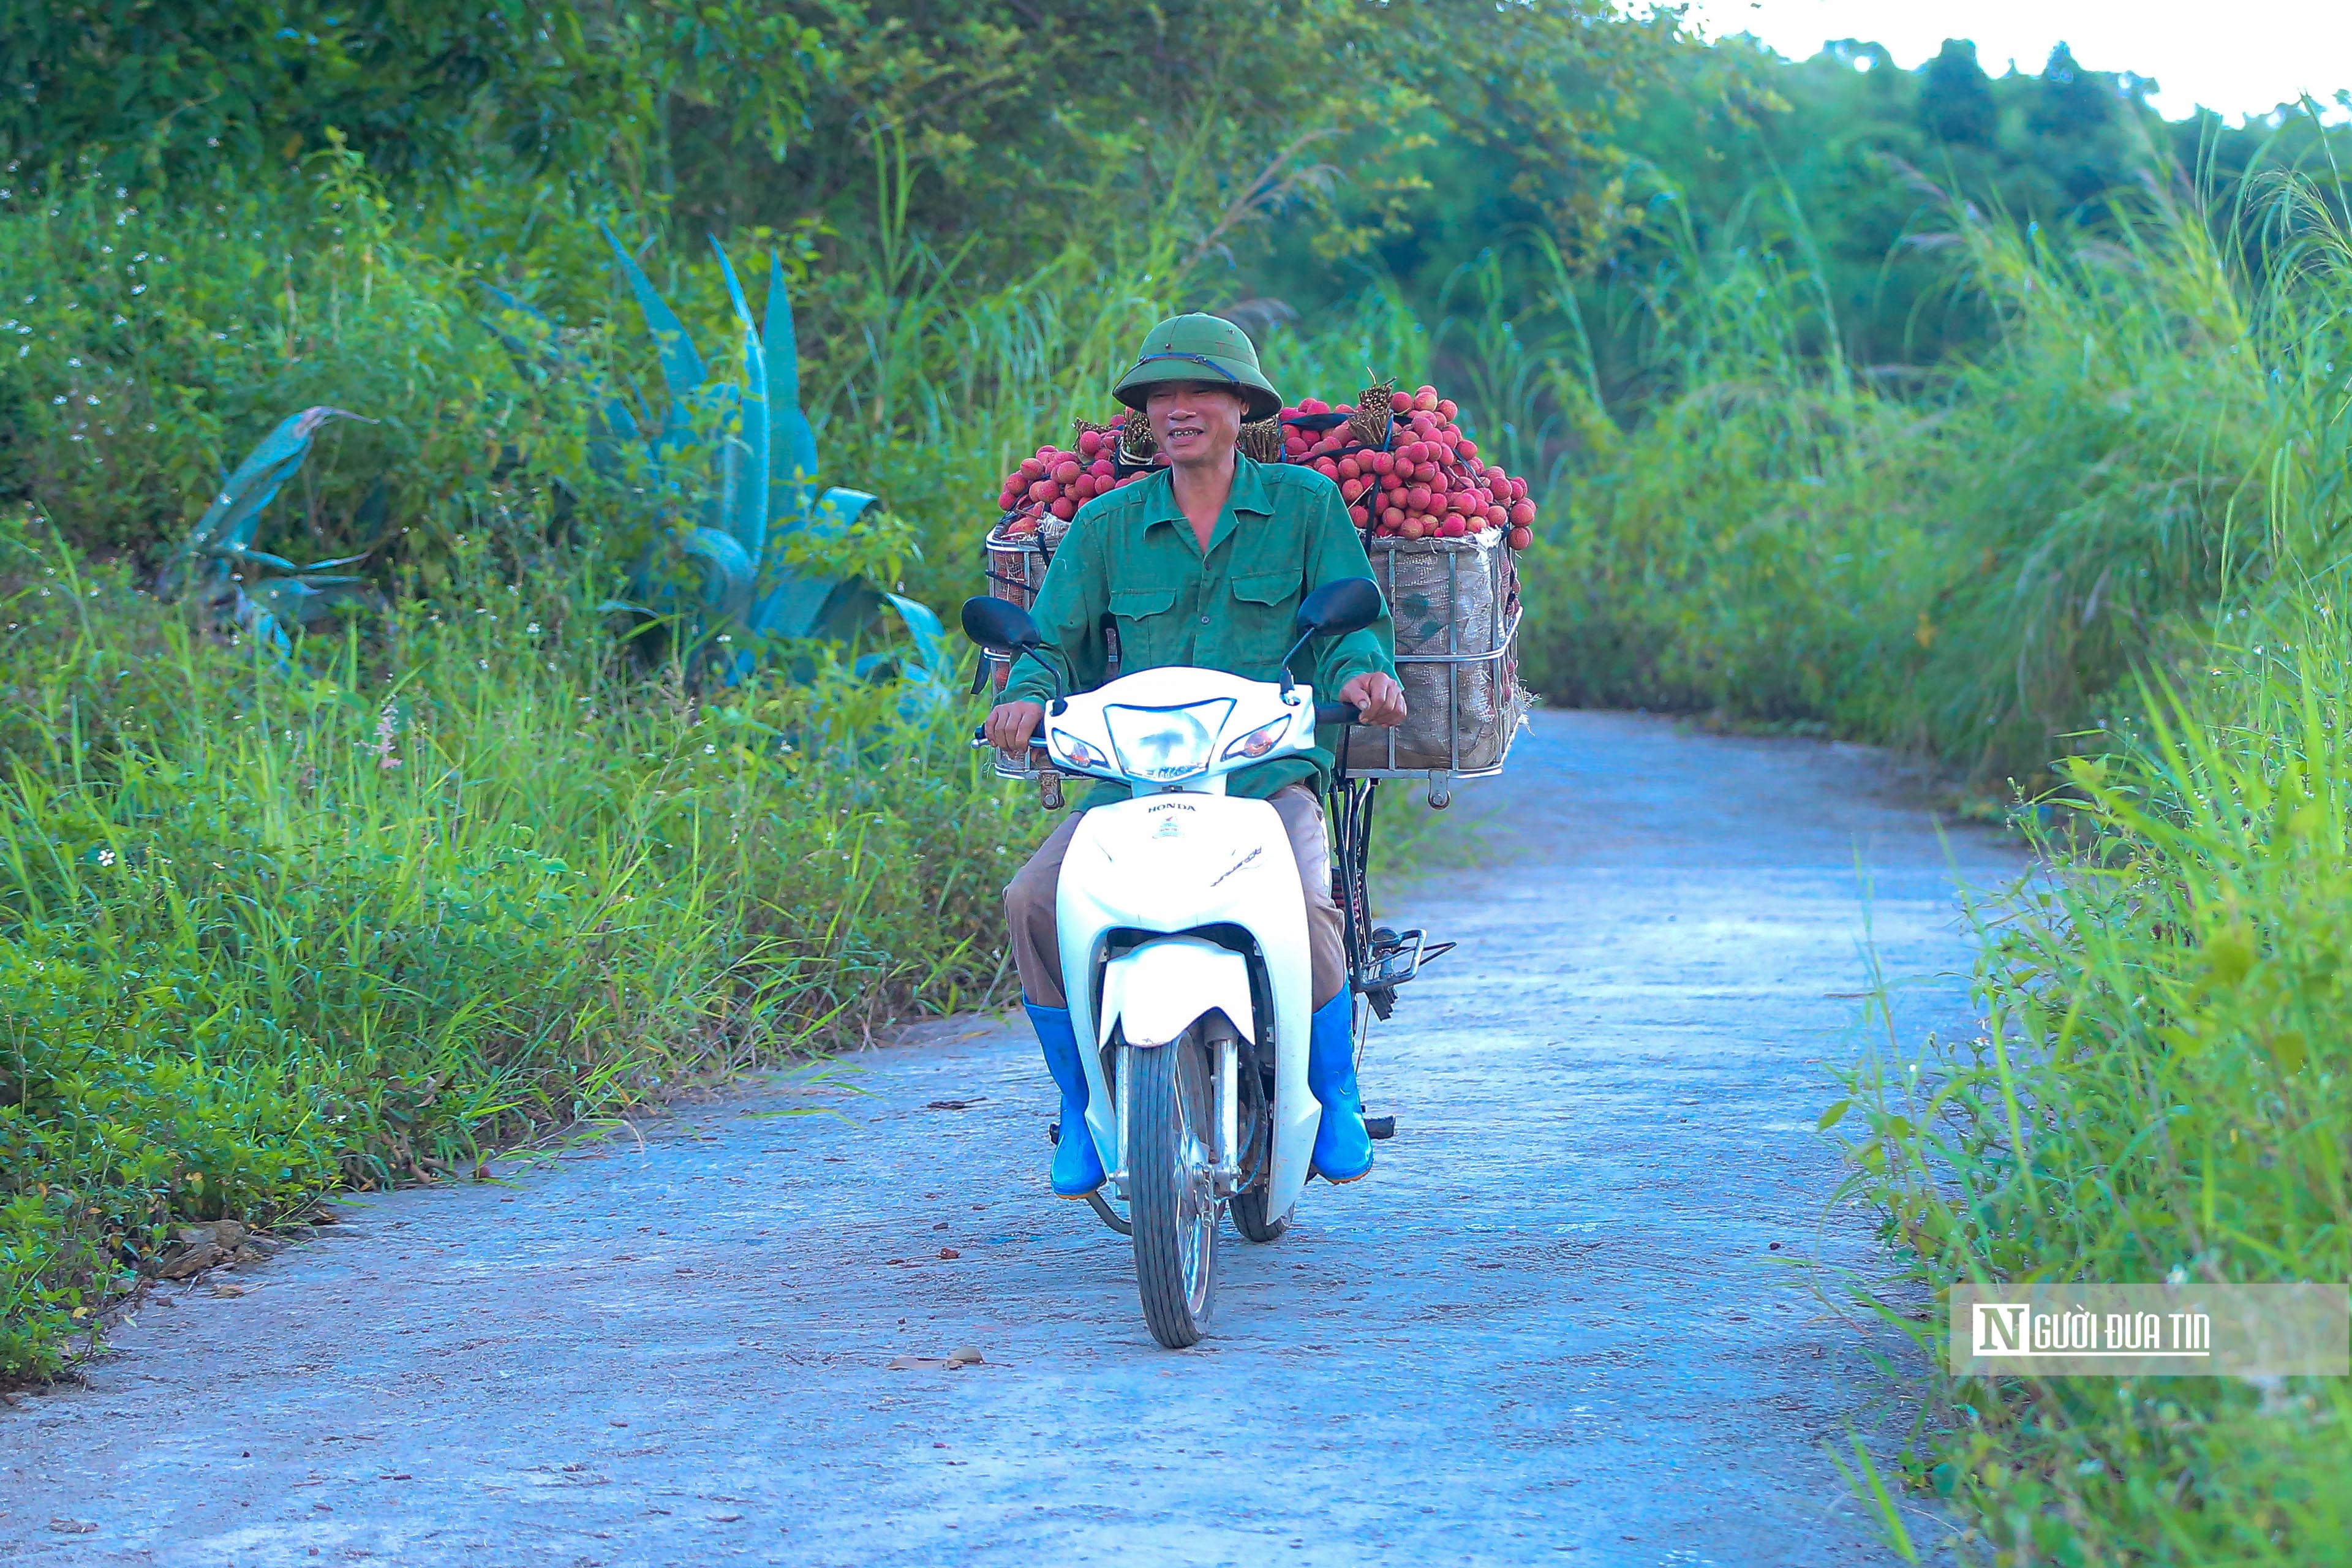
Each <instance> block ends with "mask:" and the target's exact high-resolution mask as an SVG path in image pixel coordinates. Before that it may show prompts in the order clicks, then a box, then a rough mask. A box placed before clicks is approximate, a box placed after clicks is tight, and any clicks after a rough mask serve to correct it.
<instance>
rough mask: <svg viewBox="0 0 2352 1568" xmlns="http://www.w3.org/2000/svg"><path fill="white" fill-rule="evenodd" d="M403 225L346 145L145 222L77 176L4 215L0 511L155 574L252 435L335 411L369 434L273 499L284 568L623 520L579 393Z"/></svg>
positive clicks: (319, 454) (183, 198)
mask: <svg viewBox="0 0 2352 1568" xmlns="http://www.w3.org/2000/svg"><path fill="white" fill-rule="evenodd" d="M414 217H415V215H414V214H413V213H404V212H402V211H399V210H397V209H396V208H395V207H394V204H393V203H392V201H391V199H390V198H389V197H387V196H386V195H384V194H383V190H382V188H381V187H380V186H379V185H378V184H376V183H375V182H374V181H373V180H372V179H370V178H369V177H368V176H367V174H366V173H365V171H364V169H363V168H362V166H361V165H360V164H359V163H358V161H357V157H356V154H352V153H348V152H341V151H337V152H331V153H326V154H322V155H320V157H318V158H315V159H314V160H312V162H311V164H310V168H309V170H308V171H307V173H306V174H305V176H304V177H303V178H301V179H300V180H299V181H284V182H278V181H255V182H246V181H241V180H235V179H225V180H223V181H221V182H218V183H215V184H203V185H191V186H189V187H188V188H185V189H184V190H183V191H181V192H179V193H177V194H176V195H173V196H169V197H165V198H162V199H159V200H157V201H156V202H154V203H153V204H152V205H150V204H146V203H142V202H140V201H136V200H130V199H125V198H120V197H117V196H116V195H114V194H113V191H112V189H111V188H110V187H109V186H107V185H105V184H103V183H102V182H100V181H97V180H94V179H85V180H81V181H79V182H77V183H75V184H73V185H71V186H70V187H69V188H68V189H67V190H65V191H62V192H60V193H58V194H57V195H54V196H52V197H51V198H49V199H48V200H47V202H46V203H44V204H41V205H36V206H32V207H29V208H26V209H20V210H18V211H16V212H14V213H7V214H5V215H0V273H5V274H6V275H7V276H8V277H10V278H11V279H28V280H30V281H29V282H28V284H27V286H26V288H25V289H24V290H23V291H22V292H21V293H16V292H12V293H11V295H10V296H9V298H8V299H7V300H6V302H5V306H0V311H5V314H0V333H5V340H0V341H13V342H14V344H15V349H14V352H9V351H7V350H5V349H0V501H11V500H21V501H24V502H26V503H29V504H30V505H32V506H33V507H35V508H36V509H37V510H39V511H40V512H41V513H42V514H43V515H45V516H48V517H51V518H55V519H57V520H58V521H59V522H60V523H61V524H62V525H63V526H64V527H66V528H67V529H68V531H69V534H70V537H71V538H72V539H73V541H74V542H76V543H77V544H79V545H80V546H81V547H83V548H85V549H87V550H89V551H93V552H100V553H105V554H116V553H124V552H135V553H138V554H141V555H142V556H145V557H147V558H148V559H150V560H152V561H157V562H160V560H161V558H162V556H163V552H164V550H165V549H166V548H168V544H167V542H170V543H176V542H178V541H179V540H181V539H183V538H184V537H185V536H186V534H187V533H188V531H190V530H191V529H192V528H193V527H194V525H195V523H196V522H197V521H198V518H199V515H200V514H201V513H202V512H203V511H204V510H205V509H206V507H207V505H208V503H209V501H210V500H211V498H212V497H214V496H215V495H216V494H217V493H218V492H219V490H220V489H221V486H222V482H223V480H224V479H225V478H226V476H227V475H228V473H229V471H230V469H231V468H233V467H234V466H235V464H236V460H237V459H238V458H239V457H240V456H241V455H242V454H244V453H245V452H246V451H247V450H248V448H249V446H250V444H251V443H252V442H253V441H254V439H255V438H256V436H257V433H259V432H261V431H264V430H267V429H268V428H270V427H271V426H275V425H277V424H278V422H279V421H280V420H282V419H283V418H284V417H285V416H287V413H288V411H289V410H291V409H301V408H310V407H315V406H320V405H330V406H333V407H338V408H345V409H350V410H352V412H354V413H356V414H358V415H361V416H363V418H362V419H359V420H343V421H338V422H337V423H335V424H334V425H332V426H329V427H328V428H327V429H326V430H325V431H323V432H321V433H320V439H319V442H318V446H317V450H316V451H315V453H314V454H313V456H312V457H311V458H310V461H309V462H308V463H307V464H306V465H305V467H304V468H303V470H302V472H301V474H300V476H299V485H298V486H297V487H296V488H294V489H289V491H288V492H287V494H286V495H285V496H284V498H283V499H282V500H280V501H279V502H278V514H279V515H280V517H281V518H282V519H283V521H280V522H279V523H278V537H279V538H280V539H281V540H285V541H287V542H285V543H282V544H281V545H280V546H279V549H280V552H282V553H289V554H291V553H314V554H326V555H353V554H359V553H362V552H369V553H370V558H371V562H372V563H373V565H374V566H375V567H376V568H377V569H379V570H383V569H387V568H389V567H391V566H394V565H396V564H399V563H419V564H421V563H425V562H428V561H430V560H432V559H433V558H435V556H436V552H440V551H443V550H446V549H447V548H450V547H452V544H453V542H454V540H455V538H456V537H457V535H459V534H466V533H469V532H479V531H483V530H486V529H499V530H505V529H509V528H510V527H512V526H515V520H516V519H517V518H519V517H520V518H528V519H529V520H530V526H532V527H543V526H544V525H545V523H546V522H547V521H548V519H549V516H550V514H551V512H553V511H554V510H557V509H558V508H559V507H560V506H563V507H568V506H572V505H574V504H576V502H578V501H579V500H581V499H583V495H587V496H592V497H593V499H594V500H597V501H598V502H600V503H601V504H604V505H606V506H616V505H617V504H618V503H617V499H616V498H613V497H610V496H604V495H601V494H594V493H593V491H591V490H590V489H589V487H587V485H586V479H587V477H588V476H587V475H586V473H585V469H586V465H585V463H584V461H583V443H584V441H585V438H586V434H587V431H586V424H587V420H586V417H585V411H584V408H583V404H582V401H581V396H580V391H579V388H578V386H577V384H575V383H573V382H570V381H565V380H561V379H558V380H552V381H551V380H547V379H545V378H534V377H533V376H531V375H530V374H527V373H526V372H525V371H523V370H521V369H520V368H519V367H518V366H517V365H516V364H515V363H513V362H512V361H511V360H510V358H509V356H508V354H507V353H506V352H505V351H504V349H503V348H502V347H501V346H500V345H499V341H498V339H497V338H496V336H495V335H494V334H493V333H492V332H491V331H489V330H488V325H487V324H486V322H485V321H484V320H483V319H482V314H481V310H480V306H481V303H482V301H481V299H480V297H479V295H478V293H477V292H476V291H475V290H473V289H470V288H469V287H467V283H466V279H465V277H464V275H463V273H462V272H461V271H460V270H459V269H458V268H457V267H455V266H453V265H451V264H449V263H446V262H444V261H441V260H439V259H437V258H436V257H435V256H433V255H431V254H429V253H428V252H427V251H426V250H425V248H424V247H422V246H420V245H419V244H417V243H415V238H414V235H413V228H414ZM559 474H560V475H562V478H563V479H564V480H565V486H564V489H563V490H562V491H559V488H558V485H557V476H558V475H559Z"/></svg>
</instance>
